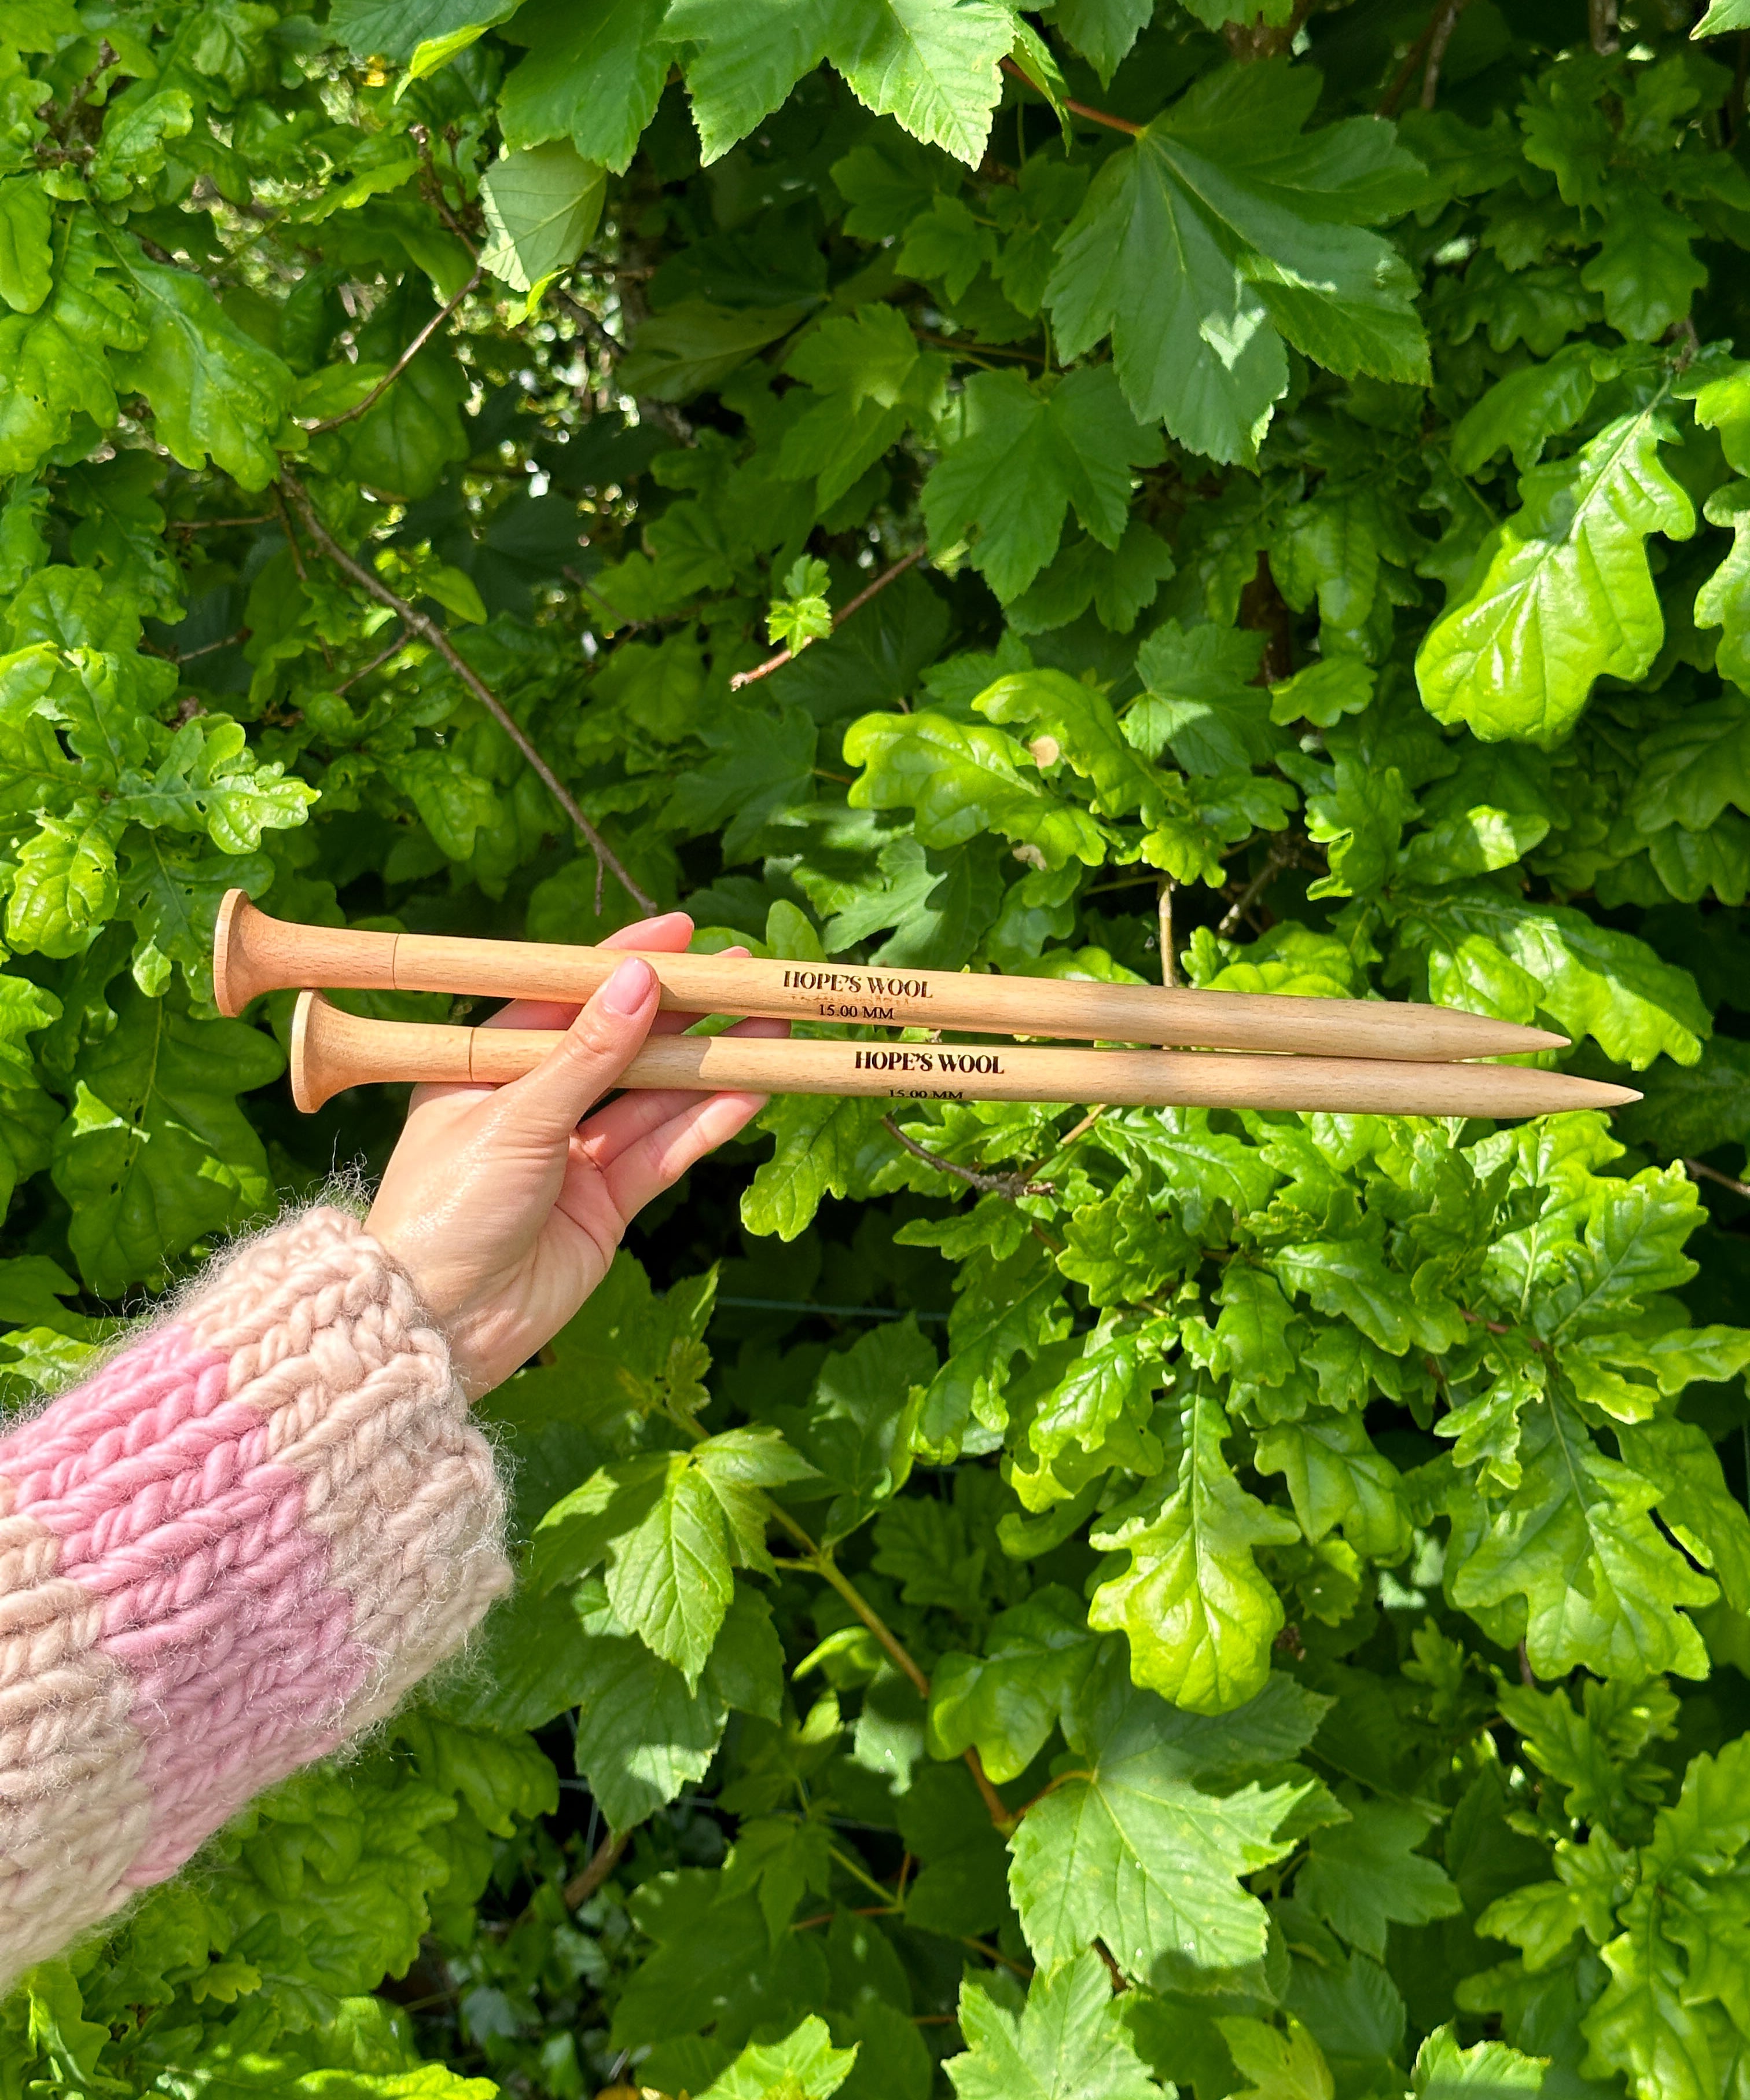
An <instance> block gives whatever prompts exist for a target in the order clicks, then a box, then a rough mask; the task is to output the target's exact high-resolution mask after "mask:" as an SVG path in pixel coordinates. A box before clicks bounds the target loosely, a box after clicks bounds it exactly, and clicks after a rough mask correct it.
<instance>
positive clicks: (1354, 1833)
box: [1294, 1801, 1463, 1961]
mask: <svg viewBox="0 0 1750 2100" xmlns="http://www.w3.org/2000/svg"><path fill="white" fill-rule="evenodd" d="M1347 1807H1348V1808H1349V1820H1348V1821H1347V1822H1346V1823H1342V1824H1338V1825H1337V1826H1336V1827H1335V1828H1334V1829H1325V1830H1315V1831H1314V1832H1313V1833H1312V1837H1311V1841H1310V1842H1309V1845H1308V1847H1307V1862H1306V1864H1305V1865H1304V1866H1303V1868H1301V1870H1300V1873H1299V1875H1298V1877H1297V1879H1296V1881H1295V1883H1294V1893H1295V1896H1296V1899H1297V1900H1298V1901H1299V1902H1301V1903H1303V1904H1307V1905H1308V1906H1309V1907H1310V1908H1311V1909H1313V1910H1314V1911H1316V1912H1317V1913H1318V1914H1319V1916H1320V1917H1322V1918H1325V1920H1326V1921H1328V1922H1329V1924H1330V1925H1332V1926H1333V1927H1334V1928H1335V1929H1336V1930H1337V1931H1338V1932H1339V1933H1340V1934H1341V1935H1342V1937H1343V1938H1344V1939H1347V1941H1348V1942H1349V1943H1350V1945H1351V1947H1359V1948H1361V1949H1362V1951H1363V1952H1364V1953H1368V1954H1371V1955H1372V1956H1373V1958H1374V1959H1375V1960H1376V1961H1381V1960H1383V1959H1384V1957H1385V1952H1386V1927H1387V1926H1388V1925H1394V1924H1395V1925H1426V1924H1427V1923H1428V1922H1429V1921H1430V1920H1431V1919H1434V1918H1437V1917H1456V1916H1457V1913H1458V1912H1459V1911H1460V1910H1461V1908H1463V1906H1462V1904H1461V1903H1460V1901H1459V1896H1458V1890H1457V1888H1456V1887H1455V1886H1453V1884H1452V1880H1451V1878H1450V1877H1449V1876H1448V1873H1447V1872H1446V1869H1445V1868H1444V1867H1442V1866H1440V1865H1439V1864H1438V1863H1437V1862H1436V1861H1435V1860H1429V1859H1424V1858H1423V1857H1422V1855H1421V1854H1420V1853H1419V1851H1418V1850H1417V1848H1418V1847H1419V1846H1421V1844H1422V1842H1423V1840H1424V1839H1425V1838H1426V1837H1427V1835H1428V1818H1427V1817H1426V1815H1423V1814H1422V1811H1420V1810H1418V1809H1415V1808H1411V1807H1407V1806H1404V1805H1403V1804H1401V1803H1399V1802H1390V1801H1355V1802H1350V1803H1348V1804H1347Z"/></svg>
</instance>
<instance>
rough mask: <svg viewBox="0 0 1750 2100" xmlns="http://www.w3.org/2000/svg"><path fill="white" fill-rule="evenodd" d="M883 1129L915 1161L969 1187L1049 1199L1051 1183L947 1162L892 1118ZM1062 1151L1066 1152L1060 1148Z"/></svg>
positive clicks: (883, 1121) (886, 1118)
mask: <svg viewBox="0 0 1750 2100" xmlns="http://www.w3.org/2000/svg"><path fill="white" fill-rule="evenodd" d="M881 1127H882V1128H883V1129H884V1131H885V1132H887V1134H888V1136H889V1137H891V1138H892V1139H893V1142H894V1143H895V1144H896V1145H903V1146H904V1148H905V1149H906V1151H907V1152H909V1153H910V1154H911V1156H912V1158H914V1159H921V1160H922V1161H923V1163H924V1165H925V1166H926V1167H933V1168H934V1169H935V1171H936V1172H937V1173H938V1174H951V1175H953V1176H954V1179H955V1180H958V1181H963V1182H965V1183H966V1185H968V1188H972V1189H980V1190H981V1191H983V1192H984V1193H986V1194H988V1195H995V1196H1007V1198H1008V1199H1009V1201H1010V1202H1012V1203H1013V1202H1018V1201H1019V1200H1020V1198H1021V1197H1023V1196H1048V1195H1050V1194H1051V1187H1052V1185H1051V1183H1050V1182H1049V1181H1034V1180H1030V1179H1029V1176H1027V1175H1025V1174H981V1173H980V1172H979V1171H978V1170H977V1169H976V1167H959V1166H956V1165H955V1163H954V1161H953V1160H951V1159H944V1158H941V1155H940V1154H937V1153H934V1152H932V1151H931V1150H930V1149H929V1148H928V1146H927V1145H919V1142H918V1140H916V1139H915V1137H907V1136H906V1133H905V1132H904V1131H902V1130H901V1128H900V1127H899V1125H898V1124H897V1123H895V1122H894V1120H893V1118H892V1116H890V1115H884V1116H883V1117H882V1118H881ZM1058 1149H1059V1150H1060V1151H1061V1150H1062V1149H1063V1148H1062V1147H1061V1146H1060V1147H1059V1148H1058Z"/></svg>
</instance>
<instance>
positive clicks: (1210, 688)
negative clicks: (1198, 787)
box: [1124, 620, 1281, 776]
mask: <svg viewBox="0 0 1750 2100" xmlns="http://www.w3.org/2000/svg"><path fill="white" fill-rule="evenodd" d="M1262 655H1263V637H1261V636H1259V635H1256V634H1248V633H1243V632H1241V631H1239V630H1236V629H1230V628H1219V627H1210V626H1202V627H1193V628H1192V629H1189V631H1187V630H1186V629H1183V628H1181V627H1180V625H1179V622H1178V621H1177V620H1163V621H1162V623H1161V624H1160V625H1159V626H1158V627H1157V629H1155V630H1154V632H1153V634H1151V635H1150V636H1149V637H1148V640H1147V641H1146V642H1144V644H1143V646H1142V647H1141V648H1140V649H1139V650H1138V651H1137V652H1136V669H1137V673H1138V675H1139V677H1141V679H1142V682H1143V683H1144V686H1147V687H1148V690H1147V692H1146V693H1145V694H1144V696H1143V697H1142V698H1141V699H1139V700H1138V701H1137V702H1136V704H1135V706H1133V707H1132V708H1131V710H1130V712H1128V713H1127V714H1126V716H1125V717H1124V734H1125V735H1126V737H1127V738H1128V739H1129V740H1130V741H1131V743H1133V744H1135V747H1136V748H1137V749H1138V750H1139V751H1144V752H1148V755H1149V756H1150V757H1158V756H1159V754H1160V752H1161V750H1162V746H1163V745H1167V744H1170V745H1171V747H1172V751H1173V756H1174V757H1175V758H1176V759H1177V760H1178V761H1179V764H1180V765H1183V766H1184V769H1185V770H1186V771H1187V772H1188V773H1197V774H1204V775H1205V776H1210V775H1214V774H1222V773H1229V772H1235V771H1238V770H1241V769H1244V768H1248V767H1250V766H1253V765H1262V764H1263V763H1265V762H1266V761H1267V760H1268V759H1269V758H1270V757H1271V755H1272V752H1274V750H1275V749H1276V745H1277V744H1278V743H1279V742H1280V741H1281V739H1279V738H1277V737H1276V736H1275V735H1272V731H1271V720H1272V705H1271V701H1272V695H1270V694H1269V693H1267V692H1266V691H1265V690H1263V688H1262V687H1261V686H1258V685H1256V684H1254V682H1253V681H1254V677H1255V674H1256V673H1257V670H1258V664H1259V658H1260V657H1261V656H1262Z"/></svg>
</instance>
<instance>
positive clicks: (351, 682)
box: [331, 631, 407, 699]
mask: <svg viewBox="0 0 1750 2100" xmlns="http://www.w3.org/2000/svg"><path fill="white" fill-rule="evenodd" d="M406 646H407V635H406V633H405V632H404V631H403V633H399V634H398V635H397V636H396V637H395V640H394V641H393V642H390V645H389V646H388V647H387V648H386V650H384V651H382V653H381V655H377V656H373V657H372V659H371V660H370V662H369V663H368V664H360V665H359V668H358V669H357V670H356V671H352V672H349V673H348V674H347V675H346V677H344V678H342V681H341V682H340V683H339V684H338V685H337V686H333V688H331V690H333V695H334V697H335V699H339V698H340V696H341V695H342V693H344V692H346V690H347V689H348V688H349V687H350V686H356V685H357V684H358V682H359V680H360V679H361V678H368V677H370V675H371V673H372V672H373V671H380V670H381V668H383V666H384V664H386V663H387V662H388V661H389V660H390V657H391V656H399V655H400V654H401V651H403V649H405V648H406Z"/></svg>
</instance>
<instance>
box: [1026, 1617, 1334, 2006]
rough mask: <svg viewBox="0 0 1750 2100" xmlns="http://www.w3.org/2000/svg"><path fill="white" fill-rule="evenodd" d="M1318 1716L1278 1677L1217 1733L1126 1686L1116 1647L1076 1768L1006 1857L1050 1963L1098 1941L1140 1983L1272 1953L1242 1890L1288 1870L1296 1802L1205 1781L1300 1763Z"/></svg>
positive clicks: (1072, 1734)
mask: <svg viewBox="0 0 1750 2100" xmlns="http://www.w3.org/2000/svg"><path fill="white" fill-rule="evenodd" d="M1320 1711H1321V1707H1320V1702H1319V1701H1316V1699H1314V1698H1313V1697H1312V1696H1311V1695H1310V1694H1308V1693H1307V1692H1302V1691H1300V1690H1299V1689H1298V1687H1293V1686H1291V1685H1289V1683H1287V1682H1286V1681H1285V1680H1283V1679H1277V1680H1276V1681H1275V1682H1274V1683H1272V1685H1271V1686H1270V1687H1269V1689H1268V1690H1267V1691H1266V1692H1264V1693H1263V1695H1262V1696H1259V1697H1258V1698H1256V1699H1254V1700H1253V1701H1251V1702H1250V1705H1245V1706H1243V1707H1241V1708H1240V1709H1239V1710H1238V1711H1237V1712H1236V1713H1234V1714H1231V1715H1229V1716H1228V1718H1226V1719H1224V1720H1222V1721H1219V1722H1213V1723H1212V1722H1207V1721H1200V1720H1198V1719H1197V1718H1194V1717H1193V1716H1192V1715H1189V1714H1182V1713H1175V1711H1174V1710H1172V1709H1171V1708H1170V1707H1169V1706H1167V1705H1166V1704H1165V1703H1164V1702H1163V1701H1161V1700H1159V1699H1157V1698H1156V1697H1155V1696H1153V1694H1152V1693H1151V1692H1144V1691H1139V1690H1136V1689H1135V1688H1133V1687H1131V1686H1129V1685H1128V1684H1127V1683H1126V1682H1125V1674H1124V1665H1123V1658H1122V1650H1121V1649H1119V1648H1117V1644H1116V1643H1114V1644H1113V1650H1111V1651H1109V1656H1108V1659H1107V1661H1104V1663H1103V1665H1102V1667H1101V1669H1100V1671H1099V1672H1097V1673H1096V1674H1095V1679H1092V1680H1091V1683H1090V1686H1089V1692H1088V1696H1087V1697H1086V1698H1085V1699H1084V1701H1082V1707H1081V1710H1080V1711H1079V1712H1078V1715H1077V1716H1076V1718H1075V1719H1074V1721H1073V1724H1072V1727H1071V1728H1070V1730H1069V1742H1070V1747H1071V1749H1073V1750H1074V1751H1076V1752H1077V1753H1078V1756H1079V1758H1080V1759H1081V1760H1082V1766H1083V1769H1082V1771H1070V1772H1068V1773H1066V1774H1065V1775H1064V1776H1063V1777H1062V1778H1061V1779H1060V1781H1059V1783H1058V1785H1057V1786H1056V1789H1054V1790H1053V1791H1052V1792H1051V1793H1047V1794H1046V1795H1045V1796H1044V1797H1043V1798H1042V1799H1040V1800H1038V1801H1037V1802H1034V1805H1033V1807H1031V1808H1029V1810H1028V1811H1027V1813H1026V1815H1025V1816H1024V1817H1023V1818H1022V1820H1021V1824H1020V1829H1019V1830H1018V1831H1017V1832H1016V1834H1015V1837H1014V1838H1013V1840H1012V1845H1011V1855H1012V1864H1011V1865H1010V1868H1009V1886H1010V1888H1011V1890H1012V1892H1013V1895H1014V1898H1015V1904H1016V1909H1017V1910H1018V1911H1019V1912H1020V1920H1021V1926H1022V1929H1023V1930H1025V1933H1026V1935H1027V1943H1028V1945H1029V1947H1030V1948H1032V1949H1033V1952H1034V1958H1035V1960H1037V1961H1039V1962H1041V1963H1054V1962H1058V1961H1071V1960H1073V1959H1075V1958H1076V1957H1078V1955H1079V1954H1080V1953H1081V1952H1082V1951H1083V1950H1084V1949H1085V1948H1087V1943H1088V1942H1089V1941H1090V1940H1091V1939H1096V1938H1097V1939H1100V1940H1102V1941H1103V1942H1104V1945H1105V1948H1106V1950H1107V1952H1109V1954H1110V1955H1111V1957H1112V1958H1113V1961H1115V1962H1116V1963H1117V1965H1118V1967H1119V1969H1120V1970H1122V1972H1123V1974H1125V1975H1126V1976H1128V1977H1131V1978H1132V1979H1135V1980H1136V1981H1138V1982H1148V1981H1149V1980H1150V1979H1154V1978H1157V1977H1158V1976H1160V1975H1162V1974H1168V1975H1170V1974H1172V1973H1173V1970H1174V1967H1175V1957H1176V1958H1177V1959H1179V1960H1182V1961H1186V1962H1188V1963H1190V1964H1192V1965H1193V1966H1195V1967H1199V1968H1204V1969H1222V1968H1239V1967H1241V1966H1243V1965H1245V1963H1247V1962H1249V1961H1257V1960H1258V1959H1259V1957H1260V1956H1261V1955H1262V1954H1263V1950H1264V1939H1265V1933H1266V1929H1267V1918H1266V1915H1265V1912H1264V1908H1263V1905H1262V1904H1260V1903H1259V1901H1258V1900H1257V1899H1256V1898H1255V1897H1254V1896H1251V1895H1248V1894H1247V1893H1246V1892H1245V1890H1244V1889H1242V1888H1241V1887H1240V1886H1238V1885H1237V1881H1236V1877H1240V1876H1243V1875H1245V1874H1249V1873H1254V1872H1255V1871H1256V1869H1257V1868H1260V1867H1263V1866H1267V1865H1268V1864H1270V1863H1271V1862H1272V1860H1279V1859H1281V1858H1283V1857H1284V1856H1285V1855H1286V1854H1287V1852H1288V1851H1289V1850H1290V1849H1291V1846H1292V1843H1293V1841H1292V1840H1287V1841H1285V1840H1283V1839H1281V1838H1278V1837H1277V1836H1276V1831H1277V1829H1279V1827H1280V1825H1281V1822H1282V1820H1283V1819H1284V1817H1285V1815H1287V1814H1288V1812H1289V1810H1290V1809H1291V1808H1292V1807H1293V1806H1294V1803H1295V1802H1296V1801H1297V1800H1298V1799H1299V1798H1300V1797H1301V1793H1302V1792H1303V1789H1302V1788H1301V1787H1300V1786H1298V1785H1277V1786H1261V1785H1258V1784H1257V1783H1256V1782H1255V1781H1251V1782H1248V1783H1247V1784H1245V1785H1241V1786H1239V1787H1237V1788H1235V1789H1232V1791H1229V1792H1226V1793H1220V1794H1215V1793H1210V1792H1207V1791H1206V1790H1204V1789H1203V1788H1202V1787H1201V1786H1200V1785H1198V1783H1197V1782H1198V1780H1199V1779H1200V1778H1201V1777H1202V1776H1206V1775H1209V1776H1214V1775H1215V1774H1218V1773H1220V1772H1222V1771H1229V1772H1236V1771H1242V1770H1244V1768H1245V1767H1246V1766H1247V1765H1248V1764H1252V1765H1257V1764H1263V1763H1269V1762H1276V1761H1279V1760H1281V1759H1283V1758H1291V1757H1292V1756H1293V1755H1294V1752H1295V1751H1296V1750H1297V1749H1299V1748H1300V1747H1301V1745H1303V1744H1304V1742H1305V1741H1306V1740H1307V1736H1308V1735H1309V1734H1310V1733H1311V1730H1312V1729H1313V1728H1314V1727H1316V1725H1317V1721H1318V1715H1319V1714H1320Z"/></svg>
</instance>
